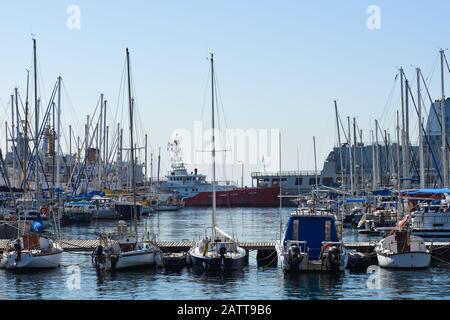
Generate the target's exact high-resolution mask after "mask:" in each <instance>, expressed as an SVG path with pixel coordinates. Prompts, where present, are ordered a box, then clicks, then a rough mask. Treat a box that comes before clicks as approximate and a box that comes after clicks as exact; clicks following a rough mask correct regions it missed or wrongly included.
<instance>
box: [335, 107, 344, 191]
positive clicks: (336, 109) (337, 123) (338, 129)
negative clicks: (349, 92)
mask: <svg viewBox="0 0 450 320" xmlns="http://www.w3.org/2000/svg"><path fill="white" fill-rule="evenodd" d="M334 110H335V113H336V127H337V134H338V143H339V161H340V165H341V189H344V186H345V184H344V161H343V160H342V143H341V130H340V126H339V113H338V106H337V101H336V100H334Z"/></svg>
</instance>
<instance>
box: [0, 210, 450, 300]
mask: <svg viewBox="0 0 450 320" xmlns="http://www.w3.org/2000/svg"><path fill="white" fill-rule="evenodd" d="M289 212H290V210H289V209H283V212H282V217H283V218H282V220H283V225H284V223H285V222H286V220H287V217H288V215H289ZM217 220H218V224H219V226H220V227H221V228H222V229H223V230H224V231H226V232H228V233H233V234H234V235H235V236H236V237H237V238H238V239H239V240H243V241H245V240H247V241H271V240H275V239H276V238H277V237H278V234H279V225H280V214H279V210H278V209H219V210H218V216H217ZM210 221H211V217H210V210H198V209H184V210H183V211H179V212H160V213H155V214H152V215H151V216H149V217H146V218H143V219H141V221H140V222H139V229H140V231H141V232H142V231H144V230H145V229H146V230H149V231H152V232H154V233H155V234H157V235H158V239H161V240H179V241H180V240H183V239H191V240H193V239H195V240H196V239H198V238H200V237H201V236H202V235H203V234H204V232H205V228H207V227H208V225H209V224H210ZM115 225H116V223H115V222H102V223H99V224H96V223H94V222H93V223H91V224H90V225H84V226H70V227H65V228H63V230H62V231H63V236H62V237H63V238H73V239H78V238H80V239H93V238H95V236H94V233H95V232H96V231H114V229H115ZM344 238H345V240H346V241H354V240H362V241H367V238H364V237H360V238H358V235H357V233H355V232H353V231H351V230H346V231H345V236H344ZM62 264H63V265H62V267H61V268H59V269H55V270H51V271H43V272H33V273H13V272H9V271H6V270H0V287H1V289H0V299H134V300H137V299H171V300H173V299H243V300H246V299H257V300H259V299H261V300H263V299H275V300H279V299H450V277H449V276H448V275H449V271H450V269H449V268H450V267H449V266H448V265H446V264H441V265H434V266H433V267H432V268H431V269H430V270H426V271H414V272H411V271H388V270H379V272H378V273H377V274H376V275H375V276H374V277H373V278H370V275H369V274H365V273H350V272H346V273H344V274H341V275H327V274H324V275H319V274H310V275H298V276H297V275H284V274H283V272H282V271H281V270H280V269H279V268H266V269H261V268H258V267H257V265H256V252H251V253H250V262H249V266H248V267H246V268H245V269H244V270H243V271H242V272H236V273H233V274H228V275H214V274H212V275H205V274H196V273H194V272H193V271H191V270H190V269H186V268H185V269H182V270H180V271H168V270H164V269H159V270H139V271H127V272H118V273H116V274H114V275H111V274H109V273H97V272H96V270H95V269H94V268H93V267H92V265H91V258H90V253H87V252H84V253H83V252H81V253H69V252H65V253H64V255H63V262H62ZM77 270H79V275H80V278H79V285H78V282H77V281H76V278H75V277H74V276H73V274H72V272H77ZM74 279H75V281H73V280H74ZM369 280H373V281H369Z"/></svg>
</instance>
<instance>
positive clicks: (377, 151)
mask: <svg viewBox="0 0 450 320" xmlns="http://www.w3.org/2000/svg"><path fill="white" fill-rule="evenodd" d="M380 172H381V170H380V144H379V142H378V120H377V119H375V174H376V185H377V187H379V186H380V183H381V180H380Z"/></svg>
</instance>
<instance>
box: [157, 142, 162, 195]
mask: <svg viewBox="0 0 450 320" xmlns="http://www.w3.org/2000/svg"><path fill="white" fill-rule="evenodd" d="M160 167H161V147H159V150H158V177H157V180H158V186H159V170H160Z"/></svg>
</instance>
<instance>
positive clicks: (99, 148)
mask: <svg viewBox="0 0 450 320" xmlns="http://www.w3.org/2000/svg"><path fill="white" fill-rule="evenodd" d="M104 103H105V102H104V94H103V93H102V94H101V95H100V119H99V131H98V132H97V141H98V142H97V150H96V152H98V156H97V157H96V159H95V160H96V163H97V168H98V173H97V179H98V187H99V189H100V188H101V187H102V171H103V170H102V169H103V168H102V159H103V157H102V152H103V146H102V144H103V138H102V135H103V106H104Z"/></svg>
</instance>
